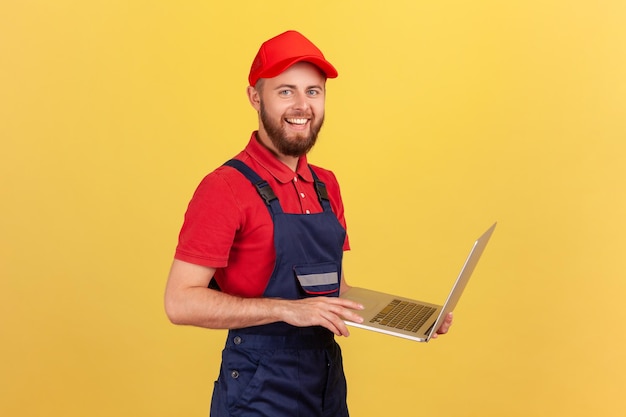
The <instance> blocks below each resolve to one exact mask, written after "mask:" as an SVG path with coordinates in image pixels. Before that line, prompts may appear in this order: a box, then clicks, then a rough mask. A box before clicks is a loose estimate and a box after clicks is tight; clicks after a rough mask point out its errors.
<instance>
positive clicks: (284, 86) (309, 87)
mask: <svg viewBox="0 0 626 417" xmlns="http://www.w3.org/2000/svg"><path fill="white" fill-rule="evenodd" d="M281 88H290V89H292V90H296V89H297V88H298V87H297V86H296V85H294V84H280V85H278V86H276V88H274V90H280V89H281ZM311 88H319V89H320V90H324V87H322V86H321V85H319V84H315V85H310V86H308V87H306V89H307V90H310V89H311Z"/></svg>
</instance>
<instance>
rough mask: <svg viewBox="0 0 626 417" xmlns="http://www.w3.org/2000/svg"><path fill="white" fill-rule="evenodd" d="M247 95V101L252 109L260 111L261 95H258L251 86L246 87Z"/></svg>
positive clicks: (257, 91)
mask: <svg viewBox="0 0 626 417" xmlns="http://www.w3.org/2000/svg"><path fill="white" fill-rule="evenodd" d="M247 93H248V100H249V101H250V104H251V105H252V107H254V109H255V110H256V111H257V112H259V111H261V95H260V93H259V90H257V89H256V88H254V87H252V86H248V90H247Z"/></svg>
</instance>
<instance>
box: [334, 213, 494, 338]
mask: <svg viewBox="0 0 626 417" xmlns="http://www.w3.org/2000/svg"><path fill="white" fill-rule="evenodd" d="M496 224H497V223H494V224H493V225H492V226H491V227H490V228H489V229H487V231H486V232H485V233H483V235H482V236H481V237H479V238H478V239H477V240H476V242H474V246H472V250H471V251H470V253H469V255H468V256H467V259H466V260H465V264H464V265H463V268H461V272H460V273H459V276H458V277H457V279H456V282H455V283H454V285H453V286H452V290H451V291H450V294H448V298H447V299H446V302H445V303H444V304H443V305H437V304H432V303H426V302H423V301H418V300H413V299H410V298H406V297H400V296H396V295H391V294H385V293H381V292H378V291H372V290H367V289H365V288H359V287H352V288H350V289H349V290H348V291H346V292H345V293H343V294H342V295H341V298H346V299H349V300H353V301H357V302H359V303H361V304H363V306H365V309H364V310H361V311H359V314H360V315H361V316H362V317H363V323H354V322H352V321H349V320H346V321H345V322H346V324H348V325H351V326H355V327H360V328H362V329H367V330H372V331H375V332H380V333H385V334H389V335H392V336H398V337H403V338H406V339H411V340H415V341H418V342H428V341H429V340H430V339H431V337H432V335H433V333H435V331H436V330H437V329H438V328H439V326H441V323H442V322H443V320H444V319H445V317H446V315H447V314H448V313H449V312H451V311H453V310H454V307H456V304H457V302H458V301H459V298H461V294H462V293H463V290H464V289H465V286H466V285H467V282H468V281H469V279H470V276H471V275H472V272H474V268H476V264H477V263H478V260H479V259H480V256H481V255H482V253H483V251H484V250H485V247H486V246H487V242H489V238H490V237H491V234H492V233H493V231H494V229H495V228H496Z"/></svg>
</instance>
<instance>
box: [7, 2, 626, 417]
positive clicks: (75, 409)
mask: <svg viewBox="0 0 626 417" xmlns="http://www.w3.org/2000/svg"><path fill="white" fill-rule="evenodd" d="M216 3H217V4H216ZM625 22H626V3H624V2H623V1H622V0H606V1H597V2H596V1H593V2H592V1H588V2H583V1H570V0H561V1H496V0H491V1H473V2H470V1H460V0H453V1H422V0H406V1H395V2H379V1H374V0H370V1H363V0H360V1H356V0H355V1H331V0H329V1H318V2H310V3H297V4H294V3H293V2H288V1H282V0H277V1H272V2H259V1H250V2H239V1H224V2H211V1H181V2H173V1H147V0H144V1H134V2H128V1H122V0H107V1H104V0H98V1H69V0H55V1H36V0H31V1H17V0H15V1H10V0H9V1H8V2H7V1H5V2H2V4H1V5H0V140H1V145H2V146H1V148H0V184H1V189H0V192H1V196H2V198H1V200H0V236H1V240H0V275H1V280H0V320H1V322H0V323H1V324H0V329H1V332H2V337H1V339H2V342H1V343H0V358H2V360H0V415H3V416H29V417H30V416H64V417H72V416H80V417H83V416H107V417H109V416H129V417H130V416H132V417H136V416H151V417H158V416H204V415H206V414H207V411H208V403H209V398H210V393H211V389H212V382H213V379H214V378H215V376H216V373H217V368H218V364H219V352H220V350H221V345H222V343H223V337H224V332H222V331H208V330H200V329H193V328H182V327H176V326H173V325H170V324H169V323H168V321H167V319H166V318H165V315H164V312H163V308H162V293H163V287H164V283H165V278H166V275H167V271H168V267H169V264H170V262H171V259H172V255H173V250H174V247H175V244H176V237H177V233H178V229H179V227H180V225H181V221H182V215H183V212H184V209H185V207H186V204H187V202H188V199H189V198H190V196H191V193H192V192H193V189H194V188H195V186H196V184H197V183H198V181H199V180H200V179H201V177H202V176H203V175H204V174H205V173H207V172H208V171H210V170H211V169H213V168H214V167H215V166H217V165H218V164H220V163H222V162H223V161H225V160H226V158H228V157H230V156H232V155H233V154H234V153H235V152H237V151H238V150H239V149H240V148H242V147H243V146H244V145H245V143H246V141H247V139H248V135H249V133H250V131H251V130H252V129H253V128H254V126H255V122H256V117H255V114H254V112H253V110H252V109H251V108H250V107H249V105H248V103H247V101H246V98H245V95H244V93H245V87H246V79H247V78H246V77H247V70H248V68H249V64H250V61H251V59H252V58H253V56H254V54H255V53H256V50H257V48H258V46H259V44H260V42H261V41H263V40H265V39H266V38H268V37H270V36H273V35H275V34H277V33H279V32H281V31H283V30H286V29H289V28H295V29H298V30H300V31H302V32H303V33H305V34H306V35H307V36H308V37H310V38H311V39H312V40H314V41H315V42H316V43H317V44H318V45H319V46H320V47H321V48H322V49H323V50H324V52H325V53H326V55H327V57H328V58H329V59H330V60H331V61H332V62H333V63H334V64H335V65H336V66H337V68H338V69H339V72H340V76H339V78H338V79H337V80H331V81H330V82H329V84H328V88H329V95H328V102H327V113H328V114H327V124H326V126H325V128H324V130H323V132H322V136H321V139H320V141H321V142H320V143H319V145H318V146H317V148H316V149H315V150H314V151H313V153H312V155H311V160H312V161H313V162H315V163H318V164H320V165H324V166H326V167H329V168H332V169H333V170H334V171H335V172H336V174H337V176H338V177H339V179H340V181H341V183H342V190H343V195H344V198H345V204H346V208H347V215H348V222H349V223H348V224H349V232H350V236H351V242H352V246H353V250H352V251H351V252H350V253H349V254H347V256H346V271H347V276H348V279H349V281H350V282H351V283H352V284H357V285H361V286H368V287H374V288H379V289H381V290H386V291H390V292H401V291H402V292H404V293H406V294H410V295H415V296H424V297H430V298H433V299H443V298H444V296H445V293H446V291H447V289H448V287H449V284H450V281H451V280H452V279H453V277H454V276H455V275H456V273H457V272H458V269H459V268H460V266H461V263H462V261H463V259H464V257H465V254H466V252H467V250H468V249H469V246H470V244H471V242H472V241H473V239H474V238H475V237H476V236H477V235H478V234H479V233H481V232H482V231H483V230H484V229H485V228H486V227H487V226H488V225H489V224H491V222H492V221H495V220H497V221H498V222H499V226H498V229H497V230H496V233H495V234H494V236H493V239H492V242H491V244H490V246H489V247H488V249H487V251H486V253H485V256H484V258H483V259H482V261H481V263H480V265H479V267H478V269H477V271H476V275H475V276H474V279H473V281H472V282H471V283H470V285H469V287H468V289H467V292H466V294H465V296H464V298H463V299H462V300H461V303H460V305H459V308H458V309H457V312H456V323H455V325H454V327H453V331H452V333H451V334H449V335H448V336H446V337H445V338H442V339H440V340H438V341H435V342H433V343H429V344H427V345H423V344H416V343H412V342H408V341H405V340H401V339H393V338H388V337H384V336H380V335H376V334H371V333H367V332H364V331H361V330H354V331H353V333H352V336H351V337H350V338H348V339H343V340H341V344H342V346H343V349H344V353H345V361H346V371H347V373H348V377H349V380H350V381H349V382H350V389H349V400H350V407H351V411H352V414H353V415H354V416H365V417H368V416H392V415H418V414H420V415H421V414H423V415H428V416H432V417H436V416H442V417H451V416H477V417H488V416H494V417H502V416H507V417H513V416H523V417H527V416H590V415H591V416H623V415H625V414H626V400H625V397H624V395H623V391H624V388H625V387H626V360H624V352H626V333H625V332H624V328H623V326H624V325H623V323H624V322H626V309H624V308H623V307H622V303H623V300H624V297H625V296H626V256H625V251H626V238H625V235H626V197H625V190H624V188H625V187H624V185H625V179H626V144H625V140H626V115H625V109H626V77H625V75H626V46H625V45H626V24H625ZM378 354H389V355H390V357H389V358H388V359H386V361H384V362H374V361H372V358H373V357H374V356H375V355H378ZM418 392H419V394H418ZM392 398H395V399H394V400H393V401H392V402H391V399H392ZM415 406H418V407H420V408H421V411H420V412H419V413H418V412H411V411H410V409H411V408H412V407H415Z"/></svg>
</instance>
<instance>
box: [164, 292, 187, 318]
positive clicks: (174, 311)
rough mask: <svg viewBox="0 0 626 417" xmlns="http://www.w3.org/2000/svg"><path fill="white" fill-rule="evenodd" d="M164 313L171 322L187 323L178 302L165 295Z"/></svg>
mask: <svg viewBox="0 0 626 417" xmlns="http://www.w3.org/2000/svg"><path fill="white" fill-rule="evenodd" d="M165 315H166V316H167V318H168V319H169V321H170V323H172V324H176V325H184V324H187V322H186V321H185V315H184V314H183V312H182V309H181V308H180V304H179V303H177V302H176V301H175V300H173V299H172V298H171V297H168V296H167V295H166V296H165Z"/></svg>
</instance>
